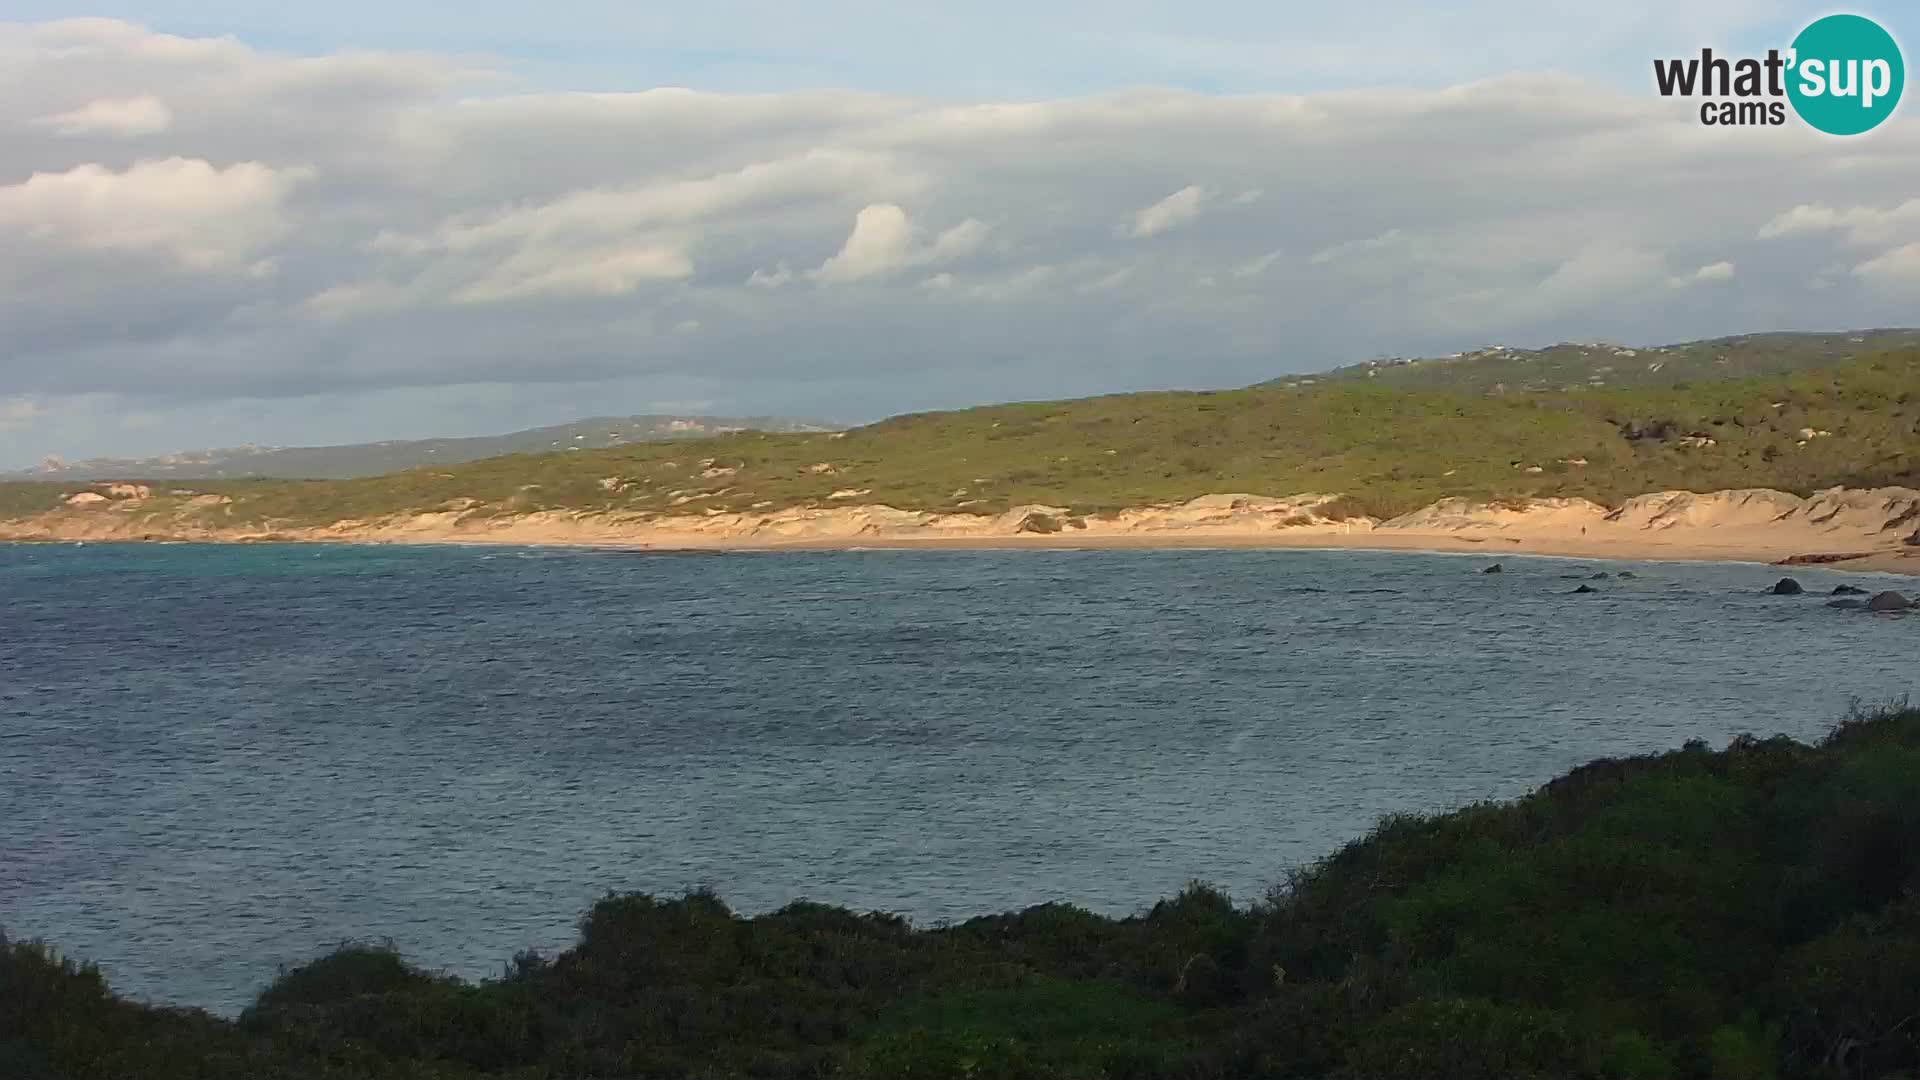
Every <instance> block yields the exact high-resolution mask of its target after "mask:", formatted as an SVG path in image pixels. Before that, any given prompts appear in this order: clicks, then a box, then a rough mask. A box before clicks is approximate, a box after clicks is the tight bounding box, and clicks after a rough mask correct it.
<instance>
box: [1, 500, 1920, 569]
mask: <svg viewBox="0 0 1920 1080" xmlns="http://www.w3.org/2000/svg"><path fill="white" fill-rule="evenodd" d="M1336 499H1337V496H1332V495H1318V494H1310V495H1294V496H1288V497H1284V498H1273V497H1268V496H1260V495H1248V494H1216V495H1204V496H1200V497H1198V498H1195V499H1191V500H1189V501H1187V502H1185V503H1179V504H1174V505H1167V506H1146V507H1138V508H1134V509H1129V510H1124V511H1121V512H1119V513H1117V514H1110V515H1102V516H1081V515H1077V514H1075V513H1074V512H1073V511H1071V510H1069V509H1066V508H1063V507H1055V506H1044V505H1030V506H1021V507H1015V508H1013V509H1011V510H1008V511H1006V512H1004V513H1000V514H997V515H984V514H955V513H936V512H925V511H905V510H899V509H895V508H893V507H888V506H884V505H860V506H839V507H817V506H816V507H795V508H789V509H786V510H780V511H772V512H769V513H764V514H708V515H674V516H661V515H642V514H632V513H619V512H609V511H591V510H589V511H562V510H541V511H534V512H529V513H520V514H510V515H486V514H474V513H472V512H466V511H458V510H438V511H429V512H422V513H409V514H397V515H391V516H387V517H383V518H379V519H373V520H343V521H335V522H332V523H329V524H325V525H302V526H290V525H278V524H277V523H267V524H264V525H240V524H234V523H230V521H228V520H223V518H225V517H226V514H225V513H224V511H226V510H227V509H229V508H227V507H223V506H213V507H210V506H207V505H205V504H204V503H203V504H186V505H178V504H172V505H170V504H168V503H167V502H165V501H164V500H159V499H152V500H146V499H142V500H129V501H124V502H119V503H111V504H107V505H104V506H98V505H92V506H88V507H87V508H83V509H66V508H63V509H60V510H55V511H50V512H46V513H41V514H38V515H35V516H32V517H28V518H22V519H15V520H11V521H0V541H15V542H48V543H72V542H85V543H101V542H106V543H116V542H134V543H139V542H193V543H275V542H279V543H363V544H459V545H473V544H483V545H527V546H568V547H593V548H628V549H635V550H649V551H783V550H784V551H807V550H815V551H819V550H849V549H887V550H968V549H975V550H1068V549H1102V550H1153V549H1202V548H1222V549H1276V550H1285V549H1307V550H1310V549H1322V550H1374V551H1403V552H1430V553H1440V554H1459V555H1475V556H1484V557H1487V558H1489V559H1498V558H1499V557H1501V556H1503V555H1537V556H1552V557H1561V558H1570V559H1596V560H1620V561H1654V562H1658V561H1674V562H1702V561H1707V562H1744V563H1761V564H1776V565H1779V564H1786V565H1803V564H1804V565H1819V566H1824V567H1826V568H1828V569H1835V570H1845V571H1865V572H1880V573H1891V574H1901V575H1907V576H1920V531H1916V527H1920V491H1915V490H1913V489H1908V488H1877V489H1847V488H1833V489H1829V490H1827V491H1823V492H1819V493H1816V494H1814V495H1813V496H1810V497H1805V498H1803V497H1800V496H1796V495H1792V494H1788V493H1785V492H1779V491H1771V490H1767V489H1743V490H1731V491H1720V492H1710V493H1694V492H1656V493H1651V494H1648V495H1642V496H1637V497H1635V498H1633V499H1630V500H1627V501H1626V502H1625V503H1623V504H1622V505H1621V506H1619V507H1616V508H1609V507H1605V506H1601V505H1598V504H1595V503H1592V502H1588V501H1586V500H1584V499H1564V498H1562V499H1535V500H1530V501H1527V502H1525V503H1519V504H1515V503H1506V504H1486V503H1470V502H1467V501H1465V500H1459V499H1447V500H1442V501H1440V502H1437V503H1434V504H1432V505H1430V506H1428V507H1425V508H1423V509H1421V510H1417V511H1415V512H1413V513H1410V514H1405V515H1402V516H1400V517H1397V518H1392V519H1389V520H1384V521H1380V520H1375V519H1372V518H1365V517H1348V516H1344V515H1340V514H1338V511H1337V510H1334V509H1333V507H1334V506H1335V505H1336ZM1330 515H1332V516H1330Z"/></svg>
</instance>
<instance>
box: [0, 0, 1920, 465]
mask: <svg viewBox="0 0 1920 1080" xmlns="http://www.w3.org/2000/svg"><path fill="white" fill-rule="evenodd" d="M1726 2H1727V4H1729V5H1730V4H1731V2H1732V0H1726ZM263 10H264V9H263ZM1583 17H1585V16H1583ZM1592 18H1593V19H1595V20H1602V19H1603V17H1602V16H1601V15H1598V14H1595V15H1593V16H1592ZM1541 55H1549V54H1541ZM524 85H525V83H524V82H515V81H512V80H511V79H508V78H503V77H500V73H497V72H496V73H487V72H476V71H474V70H472V69H471V68H469V67H468V66H466V65H465V64H464V63H462V62H459V61H456V60H455V59H452V58H448V57H436V56H430V55H413V54H406V55H402V54H381V53H342V54H337V55H320V56H290V55H284V54H279V53H274V52H270V51H266V50H261V49H256V48H253V47H251V46H249V45H248V44H246V43H245V42H243V41H239V40H233V39H222V38H212V39H192V38H180V37H169V36H167V35H162V34H155V33H152V32H150V31H146V30H142V29H140V28H138V27H134V26H130V25H128V24H125V23H117V22H112V21H110V20H82V21H77V22H68V23H61V24H55V25H52V26H26V27H22V26H18V25H3V24H0V88H3V89H0V252H4V253H5V255H4V257H0V326H5V327H6V334H5V339H6V349H5V350H4V351H0V386H4V387H5V388H6V392H7V393H9V394H17V395H22V396H28V397H31V398H32V399H33V400H35V401H37V402H39V403H40V405H41V407H43V408H45V409H47V410H49V411H50V415H54V416H58V417H59V418H60V421H61V422H60V423H57V424H56V423H50V422H47V421H45V420H42V421H41V422H40V423H38V424H37V425H35V426H34V427H33V428H31V429H24V428H21V429H15V430H13V431H10V432H8V433H7V435H6V436H5V437H0V465H4V464H6V463H7V456H8V455H11V456H12V457H20V456H22V455H25V457H26V459H27V460H32V458H34V457H37V456H38V454H39V453H41V452H44V451H59V450H63V448H64V449H67V450H72V451H74V452H76V453H91V452H98V451H101V450H106V449H113V448H115V447H117V446H119V445H120V444H119V443H118V442H116V440H120V439H122V438H123V436H121V435H120V434H118V432H119V427H118V421H117V419H112V420H110V419H108V417H119V416H123V415H126V414H128V413H131V412H143V413H151V414H153V415H155V416H156V417H158V418H159V420H158V422H157V425H156V427H155V428H153V429H152V432H151V438H152V439H154V440H165V441H168V442H173V443H175V444H176V445H188V444H191V443H193V442H205V441H246V438H248V437H267V436H269V435H271V436H272V437H273V438H274V439H275V441H284V439H285V438H292V437H295V436H293V435H281V434H275V433H274V432H272V431H264V430H259V429H258V428H257V426H255V427H250V426H249V425H264V424H266V423H267V419H266V418H269V417H271V418H272V419H273V422H274V423H275V424H277V425H280V426H282V427H285V428H287V429H288V431H313V432H318V431H320V427H319V426H318V425H321V424H323V423H331V424H334V425H336V426H337V427H338V430H333V431H332V433H331V434H330V435H326V436H325V437H327V438H348V437H354V438H359V437H383V436H387V435H392V434H401V433H404V430H396V429H394V428H393V426H394V425H399V426H400V428H401V429H404V427H405V425H408V424H421V423H425V422H426V421H425V420H424V419H422V418H424V417H430V416H437V415H445V416H446V417H447V421H446V423H447V424H448V425H450V426H455V427H456V428H469V427H471V426H473V425H485V426H493V425H495V424H496V423H499V424H501V425H502V426H511V423H510V422H511V421H512V420H514V419H516V418H518V417H520V416H522V415H523V411H524V410H526V409H530V408H532V406H528V405H525V404H517V403H524V402H525V401H529V400H533V399H534V398H538V400H540V401H541V402H544V403H545V404H544V405H543V406H542V407H543V408H548V409H551V410H552V412H550V413H546V414H542V415H543V416H544V417H550V418H551V419H553V420H555V421H557V420H560V419H565V414H567V413H569V412H571V411H572V410H574V409H575V408H578V409H581V410H584V411H586V412H606V411H609V410H613V409H617V408H619V407H621V405H623V404H624V405H625V406H626V407H628V408H630V409H638V408H644V405H645V403H646V402H650V401H655V400H683V399H684V400H712V401H715V402H717V403H719V404H718V405H717V406H716V408H718V409H720V410H721V411H739V412H743V413H801V414H805V413H814V414H820V415H828V416H831V417H834V418H849V419H857V418H862V417H872V416H876V415H879V414H882V413H885V412H888V411H892V410H895V409H898V408H901V407H907V406H911V407H915V408H921V407H931V406H936V405H960V404H966V403H969V402H974V401H980V400H990V399H999V398H1014V397H1020V398H1032V397H1048V396H1062V395H1072V394H1080V393H1089V392H1099V391H1102V390H1107V389H1120V388H1135V387H1140V386H1148V385H1168V386H1180V385H1186V386H1196V385H1214V386H1220V385H1231V384H1234V383H1246V382H1253V381H1256V380H1259V379H1264V378H1269V377H1272V376H1273V375H1276V374H1281V373H1284V372H1286V371H1289V370H1299V369H1303V368H1308V367H1313V366H1318V365H1322V364H1334V363H1340V362H1344V361H1350V360H1353V359H1356V358H1360V357H1364V356H1368V355H1377V354H1380V353H1394V354H1400V355H1417V354H1420V353H1428V352H1450V351H1453V350H1455V349H1459V348H1461V347H1465V346H1471V345H1475V344H1479V343H1482V342H1485V341H1489V340H1501V341H1510V342H1514V343H1525V342H1546V341H1551V340H1556V339H1559V338H1569V337H1570V338H1580V339H1591V338H1593V337H1608V338H1613V339H1616V340H1629V341H1660V340H1678V339H1682V338H1686V337H1696V336H1702V335H1710V334H1719V333H1738V332H1741V331H1745V330H1751V329H1754V328H1755V327H1756V326H1767V327H1778V326H1793V325H1810V326H1833V325H1874V324H1880V325H1885V324H1893V323H1900V322H1911V321H1912V315H1911V311H1912V304H1911V301H1912V296H1913V292H1912V282H1913V281H1914V280H1915V279H1916V278H1915V274H1914V263H1915V262H1916V261H1920V254H1916V252H1915V251H1913V250H1910V248H1909V245H1914V244H1920V200H1916V199H1915V192H1914V188H1913V181H1912V178H1913V176H1914V175H1916V174H1917V173H1920V117H1904V118H1896V119H1894V120H1893V121H1891V122H1890V123H1889V124H1888V125H1886V126H1885V127H1883V128H1881V129H1880V130H1877V131H1876V132H1875V133H1874V134H1873V136H1872V137H1871V138H1868V139H1860V140H1853V141H1849V142H1847V143H1846V145H1845V146H1844V147H1839V146H1838V145H1837V144H1835V143H1834V142H1833V141H1832V140H1830V139H1824V138H1821V137H1819V136H1817V135H1816V134H1814V133H1810V132H1806V131H1804V130H1801V129H1798V128H1787V129H1779V130H1773V129H1769V130H1766V131H1758V130H1756V131H1751V132H1745V133H1740V135H1739V137H1737V138H1735V137H1733V133H1720V134H1718V135H1716V134H1714V133H1710V132H1705V131H1703V130H1702V129H1700V128H1699V126H1698V124H1697V122H1695V121H1694V120H1693V119H1692V118H1691V117H1690V116H1689V115H1688V114H1686V113H1685V111H1684V110H1680V111H1676V110H1674V109H1673V108H1672V107H1671V105H1672V103H1671V102H1663V101H1660V100H1657V99H1655V98H1651V97H1649V96H1648V95H1646V94H1645V93H1643V92H1641V90H1640V89H1635V90H1633V91H1632V92H1613V91H1610V90H1608V89H1607V88H1605V87H1597V86H1594V85H1592V84H1590V83H1584V82H1580V81H1577V80H1575V79H1572V78H1569V77H1566V76H1563V75H1541V74H1517V75H1512V76H1509V77H1503V78H1497V79H1492V80H1489V81H1485V82H1477V83H1472V84H1468V85H1463V86H1456V87H1451V88H1434V89H1422V88H1419V87H1418V86H1413V87H1412V88H1400V89H1374V90H1347V91H1340V92H1326V93H1300V94H1260V93H1253V94H1244V95H1237V96H1231V97H1221V96H1209V95H1205V94H1196V93H1186V92H1179V91H1169V90H1152V89H1145V90H1130V91H1126V92H1123V93H1110V94H1105V93H1093V94H1082V95H1080V96H1076V97H1072V98H1062V99H1049V98H1044V97H1041V98H1035V97H1024V98H1016V99H1013V100H993V99H986V100H967V99H965V97H964V95H960V96H955V95H949V96H946V97H943V98H940V99H938V100H929V99H920V98H914V97H908V96H901V95H893V94H872V93H856V92H842V91H835V92H808V93H762V94H718V93H705V92H695V91H688V90H673V89H663V90H652V91H644V92H639V93H619V94H569V93H547V92H542V93H537V94H522V93H519V92H518V91H519V90H520V89H521V88H522V87H523V86H524ZM142 98H151V99H153V100H154V101H157V102H163V103H164V105H165V107H166V109H167V110H168V111H169V113H170V114H171V116H172V117H173V123H172V124H171V126H169V127H167V128H166V129H165V130H162V131H155V132H152V133H150V134H147V135H143V136H140V137H139V140H138V141H137V142H129V141H126V140H125V139H123V138H120V137H117V136H116V135H115V134H114V133H113V132H111V131H108V130H106V129H105V127H111V126H112V125H106V126H105V127H102V128H101V129H100V130H96V131H94V132H91V133H89V134H86V135H84V136H83V135H78V134H76V135H73V136H62V135H61V134H60V129H61V126H62V124H64V123H65V120H66V119H78V118H79V117H80V116H83V115H92V116H94V117H95V118H96V119H98V118H99V117H101V116H104V115H106V111H105V110H99V109H93V106H95V105H96V104H97V103H102V102H120V103H125V102H134V101H138V100H140V99H142ZM89 110H92V112H91V113H89ZM56 118H64V119H62V120H61V123H55V122H54V120H55V119H56ZM130 126H137V125H122V130H123V131H124V130H126V129H127V128H128V127H130ZM1836 154H1840V155H1843V156H1840V157H1836ZM1202 185H1204V187H1203V186H1202ZM1808 192H1819V193H1820V200H1821V201H1819V202H1817V203H1815V202H1810V201H1809V200H1808V198H1807V193H1808ZM1256 193H1257V197H1256ZM1783 210H1784V212H1783ZM1763 234H1764V235H1763ZM1142 237H1150V238H1153V239H1151V240H1148V241H1145V242H1143V241H1142V239H1141V238H1142ZM1714 261H1724V262H1725V263H1727V264H1728V266H1729V268H1731V267H1733V266H1737V267H1738V278H1737V280H1738V282H1739V287H1738V288H1710V287H1705V286H1706V285H1707V284H1708V283H1710V282H1712V281H1714V280H1716V275H1717V274H1718V273H1720V271H1717V270H1714V269H1712V266H1711V265H1710V266H1709V267H1706V268H1702V269H1692V268H1694V267H1697V266H1699V264H1701V263H1703V262H1708V263H1711V262H1714ZM1822 267H1827V268H1831V269H1829V270H1826V271H1824V272H1821V273H1820V275H1819V277H1820V280H1823V281H1827V282H1830V283H1832V284H1836V285H1839V286H1840V287H1837V288H1827V289H1821V290H1814V289H1810V288H1809V287H1808V279H1809V277H1810V276H1814V275H1815V274H1816V271H1819V268H1822ZM1676 279H1677V280H1680V281H1684V282H1685V283H1686V284H1687V285H1689V286H1694V287H1690V288H1687V289H1683V290H1676V289H1672V288H1669V287H1668V286H1669V285H1670V284H1672V283H1674V281H1675V280H1676ZM801 284H816V285H821V286H831V287H821V288H800V287H796V286H798V285H801ZM850 285H858V286H861V287H846V286H850ZM895 286H897V287H895ZM1849 286H1851V287H1849ZM1863 286H1872V287H1863ZM988 305H992V306H991V308H990V309H989V307H988ZM692 322H697V323H699V325H700V329H699V331H698V332H697V333H675V332H674V328H676V327H679V326H682V325H685V324H687V323H692ZM100 386H111V387H114V388H115V391H116V393H120V394H123V395H125V398H126V400H124V401H116V402H115V403H113V405H112V407H111V408H108V407H106V406H102V407H101V408H100V409H98V410H79V411H73V410H69V409H67V408H66V406H65V405H63V404H61V403H62V402H65V401H68V400H69V399H70V398H71V397H72V396H73V395H78V394H84V393H88V392H91V391H92V390H94V389H95V388H98V387H100ZM480 387H484V388H486V389H484V390H482V389H476V388H480ZM462 388H466V389H462ZM188 396H191V397H192V398H193V400H194V401H195V402H196V403H197V404H195V405H193V406H191V407H189V406H186V405H183V404H181V403H180V402H181V401H182V400H184V399H185V398H186V397H188ZM320 398H324V399H325V401H326V402H327V405H326V410H325V415H328V416H332V417H334V419H332V420H326V421H323V420H318V419H316V420H313V421H307V420H303V419H301V417H304V416H307V415H309V414H313V415H320V414H319V413H315V412H314V410H313V409H312V408H307V409H305V411H302V409H299V408H295V407H294V406H292V405H285V407H281V406H279V405H268V404H262V403H282V404H284V403H289V402H296V401H302V400H308V399H313V400H319V399H320ZM476 401H484V402H487V403H488V404H487V405H486V407H485V409H484V410H478V411H476V410H477V407H474V406H471V403H472V402H476ZM234 402H245V404H243V405H236V404H233V403H234ZM456 402H459V403H466V404H462V405H456V404H454V403H456ZM222 403H226V404H222ZM69 417H72V418H73V419H72V422H71V423H69V422H68V420H69ZM89 418H93V419H89ZM216 418H217V419H218V426H215V427H209V425H212V424H214V421H215V419H216ZM241 429H245V430H246V431H247V432H249V433H252V434H248V435H243V434H240V431H241ZM216 432H217V433H219V434H216ZM89 433H91V434H89ZM228 435H231V436H232V438H231V439H229V438H228ZM89 439H99V440H105V442H106V445H104V446H102V445H81V444H83V443H86V442H87V441H88V440H89ZM30 440H31V441H30ZM42 440H57V441H59V442H60V443H61V445H60V446H53V445H44V446H43V445H41V442H42ZM69 444H71V445H69ZM160 448H161V449H166V448H169V447H166V446H162V447H160Z"/></svg>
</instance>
